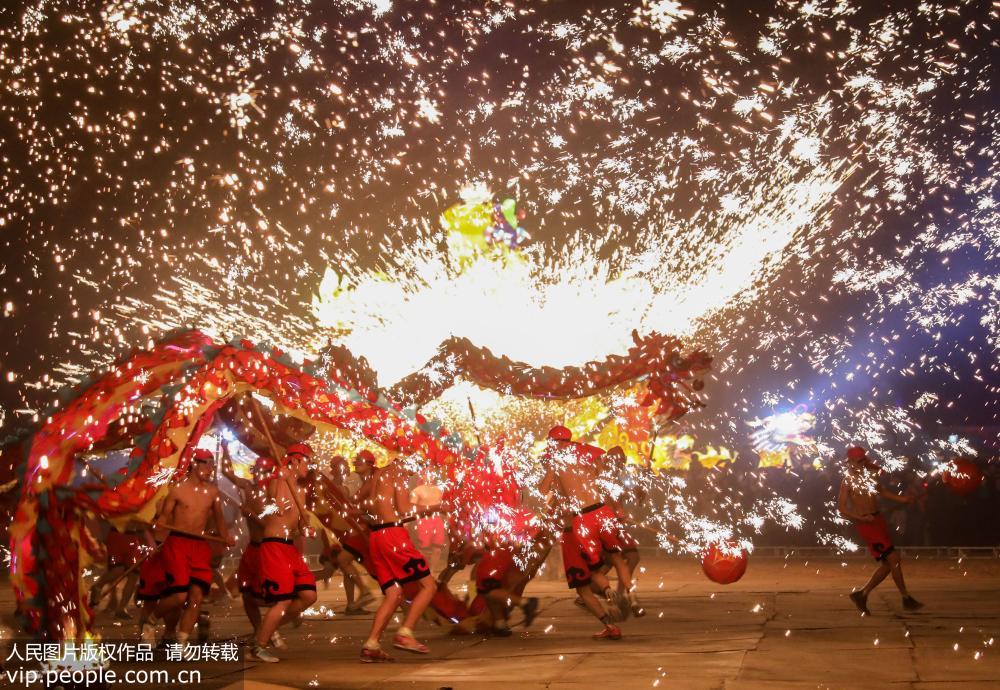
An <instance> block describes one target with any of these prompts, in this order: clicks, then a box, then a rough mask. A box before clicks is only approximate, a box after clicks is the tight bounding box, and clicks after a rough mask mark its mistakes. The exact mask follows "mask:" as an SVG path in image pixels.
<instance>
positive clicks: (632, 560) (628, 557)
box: [618, 550, 639, 594]
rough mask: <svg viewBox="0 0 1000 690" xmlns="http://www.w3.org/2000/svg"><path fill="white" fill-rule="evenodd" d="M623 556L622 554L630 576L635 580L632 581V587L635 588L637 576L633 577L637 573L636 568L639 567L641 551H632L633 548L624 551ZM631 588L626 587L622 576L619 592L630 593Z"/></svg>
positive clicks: (619, 580) (619, 581) (619, 579)
mask: <svg viewBox="0 0 1000 690" xmlns="http://www.w3.org/2000/svg"><path fill="white" fill-rule="evenodd" d="M621 556H622V558H623V559H624V561H625V567H627V568H628V572H629V577H630V579H632V580H633V582H632V588H631V589H635V581H634V579H635V578H634V577H632V576H633V575H635V571H636V568H638V567H639V552H638V551H632V550H630V551H624V552H622V554H621ZM631 589H626V588H625V585H624V583H623V582H622V580H621V578H620V577H619V578H618V591H619V592H621V593H622V594H628V593H630V591H631Z"/></svg>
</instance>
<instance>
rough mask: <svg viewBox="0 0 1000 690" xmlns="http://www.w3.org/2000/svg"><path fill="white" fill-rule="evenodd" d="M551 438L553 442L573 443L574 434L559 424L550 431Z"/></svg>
mask: <svg viewBox="0 0 1000 690" xmlns="http://www.w3.org/2000/svg"><path fill="white" fill-rule="evenodd" d="M549 438H550V439H552V440H553V441H572V440H573V434H572V433H570V430H569V429H567V428H566V427H564V426H563V425H561V424H559V425H557V426H554V427H552V428H551V429H549Z"/></svg>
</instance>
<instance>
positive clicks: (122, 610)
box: [116, 570, 139, 615]
mask: <svg viewBox="0 0 1000 690" xmlns="http://www.w3.org/2000/svg"><path fill="white" fill-rule="evenodd" d="M138 586H139V571H138V570H133V571H132V572H131V573H129V575H128V576H127V577H126V578H125V586H124V588H123V589H122V596H121V600H120V603H119V605H118V608H117V609H116V613H117V614H125V615H128V614H127V613H126V609H127V608H128V605H129V602H130V601H132V598H133V597H134V596H135V590H136V587H138Z"/></svg>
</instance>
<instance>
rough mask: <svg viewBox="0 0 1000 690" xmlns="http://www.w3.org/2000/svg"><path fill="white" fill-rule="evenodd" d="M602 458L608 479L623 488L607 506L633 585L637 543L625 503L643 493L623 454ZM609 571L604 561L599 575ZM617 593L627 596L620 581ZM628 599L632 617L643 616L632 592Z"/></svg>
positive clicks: (637, 554) (637, 559) (593, 585)
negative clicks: (615, 522) (612, 513)
mask: <svg viewBox="0 0 1000 690" xmlns="http://www.w3.org/2000/svg"><path fill="white" fill-rule="evenodd" d="M604 457H605V458H607V459H609V460H611V462H608V466H607V467H606V468H605V469H606V470H607V473H608V474H609V475H610V476H609V478H610V479H611V480H612V481H613V482H614V483H616V484H620V485H621V486H623V487H624V488H625V491H624V492H623V493H622V494H621V495H620V496H618V498H615V499H609V500H608V505H610V506H611V508H612V510H614V511H615V515H616V516H617V517H618V522H619V524H620V526H621V533H620V535H619V537H620V539H621V543H622V558H624V559H625V564H626V565H627V566H628V571H629V572H630V573H632V576H633V577H632V579H633V585H634V584H635V583H634V581H635V573H636V570H637V569H638V568H639V542H638V540H636V538H635V535H633V534H632V530H631V529H630V527H629V525H630V524H632V523H633V520H632V517H631V515H629V511H628V510H627V509H626V507H625V502H626V501H627V500H628V499H629V498H633V499H634V500H641V499H642V496H643V493H644V492H643V491H642V488H641V486H639V485H638V482H637V481H636V480H635V479H634V478H633V477H631V476H629V468H628V463H627V458H626V457H625V455H624V454H619V453H615V454H610V453H609V454H605V456H604ZM609 560H610V559H609ZM609 570H611V563H610V562H608V561H606V562H605V563H604V565H603V566H602V567H601V573H603V574H604V575H607V574H608V571H609ZM591 587H592V588H593V589H596V588H597V585H596V584H592V585H591ZM597 593H598V594H600V593H601V592H599V591H598V592H597ZM618 593H619V594H621V595H623V596H624V595H628V592H627V591H626V590H625V584H624V583H623V582H622V581H621V580H618ZM629 599H630V604H631V608H632V615H633V616H635V617H636V618H641V617H643V616H645V615H646V610H645V609H644V608H642V606H641V605H639V602H638V599H637V596H636V594H635V592H634V591H633V592H632V596H631V597H629ZM581 603H582V602H581Z"/></svg>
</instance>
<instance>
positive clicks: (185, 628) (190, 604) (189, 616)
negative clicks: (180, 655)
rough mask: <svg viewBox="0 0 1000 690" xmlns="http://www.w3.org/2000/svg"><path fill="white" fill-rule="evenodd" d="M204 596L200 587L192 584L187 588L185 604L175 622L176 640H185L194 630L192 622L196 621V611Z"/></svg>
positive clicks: (199, 608) (182, 641)
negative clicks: (178, 618)
mask: <svg viewBox="0 0 1000 690" xmlns="http://www.w3.org/2000/svg"><path fill="white" fill-rule="evenodd" d="M204 598H205V593H204V592H203V591H202V589H201V587H199V586H198V585H195V584H192V585H191V587H190V588H189V589H188V597H187V604H186V605H185V606H184V610H183V612H182V613H181V616H180V620H179V621H178V623H177V641H178V642H180V643H182V644H183V643H184V642H187V640H188V636H189V635H190V634H191V631H192V630H194V624H195V623H197V622H198V612H199V611H200V610H201V602H202V601H203V600H204Z"/></svg>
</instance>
